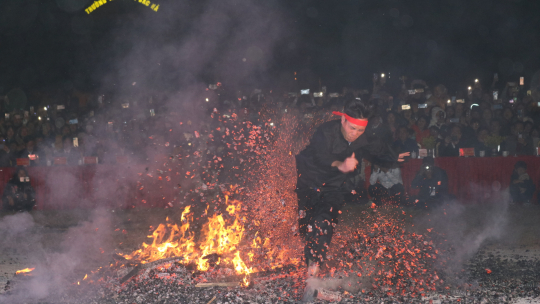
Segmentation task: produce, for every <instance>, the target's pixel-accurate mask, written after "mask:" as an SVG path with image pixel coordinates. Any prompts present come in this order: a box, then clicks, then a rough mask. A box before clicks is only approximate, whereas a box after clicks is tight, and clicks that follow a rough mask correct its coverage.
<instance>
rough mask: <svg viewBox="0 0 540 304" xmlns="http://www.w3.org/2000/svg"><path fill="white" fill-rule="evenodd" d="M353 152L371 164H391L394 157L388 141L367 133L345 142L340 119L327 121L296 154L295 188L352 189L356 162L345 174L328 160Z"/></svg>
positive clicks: (345, 156)
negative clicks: (385, 141) (296, 177)
mask: <svg viewBox="0 0 540 304" xmlns="http://www.w3.org/2000/svg"><path fill="white" fill-rule="evenodd" d="M353 152H354V154H355V157H356V159H357V160H358V161H359V162H360V161H361V160H362V158H365V159H367V160H368V161H370V162H372V163H375V164H381V163H383V162H384V163H389V162H390V163H395V162H396V161H397V159H398V155H397V154H396V153H394V152H393V151H392V149H391V148H390V147H389V145H388V144H386V143H383V141H382V140H381V139H380V138H374V137H369V136H368V135H367V134H363V135H361V136H360V137H358V138H357V139H356V140H355V141H354V142H352V143H350V144H349V143H348V142H347V141H346V140H345V138H344V137H343V134H342V133H341V121H340V120H333V121H329V122H326V123H323V124H322V125H320V126H319V127H318V128H317V131H315V134H314V135H313V137H312V138H311V141H310V143H309V145H308V146H307V147H306V148H305V149H304V150H303V151H302V152H300V153H299V154H298V155H296V169H297V173H298V180H297V186H296V187H297V190H301V189H307V188H312V189H315V188H316V189H319V190H321V191H343V192H350V191H352V190H353V189H354V188H355V187H356V186H357V185H355V180H358V179H356V178H355V177H357V176H358V175H359V174H360V168H361V166H360V163H359V165H358V166H357V168H356V170H354V171H353V172H350V173H347V174H345V173H342V172H341V171H339V169H338V168H337V167H332V163H333V162H334V161H344V160H345V159H346V158H347V157H350V156H351V155H352V153H353Z"/></svg>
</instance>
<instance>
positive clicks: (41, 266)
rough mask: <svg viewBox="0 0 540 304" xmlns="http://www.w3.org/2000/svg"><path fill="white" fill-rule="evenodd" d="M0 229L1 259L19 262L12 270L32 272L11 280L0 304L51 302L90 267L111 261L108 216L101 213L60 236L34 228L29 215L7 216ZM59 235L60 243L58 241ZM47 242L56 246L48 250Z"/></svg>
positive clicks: (100, 210)
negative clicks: (27, 269)
mask: <svg viewBox="0 0 540 304" xmlns="http://www.w3.org/2000/svg"><path fill="white" fill-rule="evenodd" d="M0 227H2V231H3V232H4V234H3V237H2V239H0V247H1V248H2V250H3V251H4V257H6V258H7V257H10V258H11V259H14V260H17V261H18V263H16V265H13V267H17V268H20V269H23V268H35V270H34V271H32V272H31V274H32V276H31V277H24V278H21V277H20V276H19V277H14V278H11V280H12V281H13V283H12V284H11V286H10V288H11V289H10V290H9V293H6V294H4V295H0V302H2V303H18V302H26V301H38V300H42V299H47V300H54V299H55V297H57V296H58V295H60V294H62V292H65V291H66V290H67V289H68V288H69V287H70V286H73V285H74V284H76V283H77V281H80V280H82V276H83V275H84V273H83V272H84V271H85V270H88V268H89V266H90V265H104V263H107V262H108V261H109V260H110V252H111V250H112V247H111V244H112V242H111V231H112V229H111V227H112V226H111V216H110V213H109V212H107V211H105V210H102V209H98V210H94V211H93V212H92V214H91V215H90V217H89V219H88V221H84V222H81V223H79V224H78V225H77V226H75V227H72V228H69V229H68V230H67V231H66V232H63V233H61V234H59V233H58V232H59V231H57V229H55V228H50V227H45V226H42V225H39V224H37V223H36V222H34V219H33V217H32V216H31V215H30V214H29V213H20V214H16V215H12V216H6V217H4V218H3V219H2V221H1V222H0ZM59 235H60V236H61V239H60V240H57V239H56V238H57V237H58V236H59ZM50 242H52V243H58V246H49V245H48V243H50ZM14 272H15V270H13V273H14ZM13 273H11V274H13Z"/></svg>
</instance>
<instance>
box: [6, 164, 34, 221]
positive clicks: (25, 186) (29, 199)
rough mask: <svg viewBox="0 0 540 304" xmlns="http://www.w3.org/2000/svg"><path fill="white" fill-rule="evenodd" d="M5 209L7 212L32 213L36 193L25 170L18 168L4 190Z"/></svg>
mask: <svg viewBox="0 0 540 304" xmlns="http://www.w3.org/2000/svg"><path fill="white" fill-rule="evenodd" d="M2 203H3V209H4V210H6V211H21V212H22V211H31V210H32V208H34V205H35V204H36V199H35V191H34V188H33V187H32V185H31V184H30V177H28V173H27V172H26V170H25V169H23V168H18V169H17V171H15V174H14V175H13V177H12V178H11V179H10V180H9V182H8V183H7V184H6V187H5V188H4V193H3V195H2Z"/></svg>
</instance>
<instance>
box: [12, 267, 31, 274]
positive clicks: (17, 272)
mask: <svg viewBox="0 0 540 304" xmlns="http://www.w3.org/2000/svg"><path fill="white" fill-rule="evenodd" d="M34 269H36V268H25V269H21V270H17V271H16V272H15V274H21V273H27V272H30V271H32V270H34Z"/></svg>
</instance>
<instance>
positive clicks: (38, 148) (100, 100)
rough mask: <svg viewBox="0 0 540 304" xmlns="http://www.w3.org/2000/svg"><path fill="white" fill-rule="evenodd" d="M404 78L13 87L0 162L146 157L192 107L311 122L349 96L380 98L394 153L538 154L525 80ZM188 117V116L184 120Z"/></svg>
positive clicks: (195, 126)
mask: <svg viewBox="0 0 540 304" xmlns="http://www.w3.org/2000/svg"><path fill="white" fill-rule="evenodd" d="M401 82H402V83H401V84H402V85H401V87H400V88H399V89H398V90H396V89H390V88H389V86H387V84H386V80H385V77H376V78H374V81H373V88H372V89H371V90H360V89H351V88H343V89H342V91H341V92H340V93H330V92H327V91H326V88H324V87H323V88H322V90H318V91H317V90H299V91H298V92H285V91H282V92H277V91H271V90H266V91H262V90H259V89H254V90H247V91H237V90H232V89H230V88H228V89H225V88H223V86H221V84H218V85H213V87H212V86H210V87H211V89H206V90H200V92H198V93H197V94H194V96H195V97H193V99H194V100H193V102H192V104H190V105H180V106H179V108H173V107H172V106H171V104H174V103H171V101H170V100H171V96H167V95H165V94H163V93H162V94H161V95H160V94H146V95H141V96H137V97H135V98H130V99H129V100H128V99H125V98H123V99H122V98H117V97H116V96H108V95H103V94H93V95H91V94H87V93H82V92H78V91H76V90H69V91H66V90H59V91H58V92H54V94H51V93H49V94H47V93H44V92H39V93H32V94H30V95H29V97H25V98H26V99H27V100H28V101H27V102H26V101H25V102H23V103H21V102H17V103H16V106H15V105H14V102H10V98H9V97H10V95H14V96H16V97H17V98H20V95H21V93H19V94H7V95H6V96H4V97H3V98H2V101H3V103H2V104H3V109H4V112H5V116H4V117H1V118H0V140H1V141H2V143H3V145H2V149H0V166H2V167H7V166H15V165H16V159H17V158H29V159H30V165H42V166H45V165H54V164H55V162H57V158H65V159H66V163H67V164H69V165H77V164H82V163H83V160H84V157H88V156H90V157H97V161H98V162H99V163H113V162H117V161H118V160H119V159H123V158H122V156H127V154H129V156H130V157H132V158H134V159H136V160H137V161H144V160H146V159H148V157H149V155H148V153H150V154H151V151H149V147H152V146H154V147H155V146H156V145H164V144H165V143H171V146H170V148H168V149H169V150H170V149H173V148H174V146H176V144H175V143H176V141H178V139H177V138H174V137H173V136H172V135H173V133H174V135H176V136H177V135H179V134H180V136H178V137H180V138H181V137H183V136H182V134H183V133H186V132H187V133H190V134H191V133H192V132H193V131H196V130H199V129H201V128H204V127H205V126H204V117H202V116H201V117H199V118H200V119H199V120H201V121H203V122H200V121H199V120H197V119H196V117H195V116H189V115H186V113H201V115H208V114H209V113H211V112H212V110H218V111H220V112H222V113H226V112H227V111H228V112H229V114H231V113H234V112H236V113H237V114H238V115H241V114H245V115H243V116H244V118H245V119H250V120H252V121H253V120H257V117H256V116H257V115H256V114H257V113H259V112H260V108H261V107H262V106H265V105H266V106H271V107H274V108H276V109H278V110H280V111H281V110H283V109H289V111H291V112H294V111H297V112H298V113H299V115H303V117H299V119H303V120H304V121H305V120H306V118H307V120H308V122H307V123H309V118H312V117H313V116H314V115H317V113H328V112H329V111H331V110H333V109H339V108H340V106H341V104H342V103H343V101H344V100H346V99H347V98H361V99H363V100H370V101H371V102H372V103H373V104H375V105H376V106H377V114H376V117H374V118H373V119H371V120H370V124H369V126H368V130H367V132H368V134H370V135H374V136H378V137H381V138H385V139H387V140H388V142H389V144H391V145H392V146H393V147H394V148H395V150H397V152H400V153H402V152H411V155H412V157H418V156H419V155H420V154H421V151H422V149H426V150H427V151H428V153H429V155H430V156H435V157H444V156H459V155H460V154H459V153H460V148H472V149H474V154H475V155H476V156H495V155H503V154H504V155H534V154H535V153H536V148H537V147H538V144H539V142H540V128H539V126H540V111H539V106H538V102H537V101H535V98H533V96H532V95H533V93H532V91H531V90H529V88H528V87H525V86H524V85H522V84H523V83H519V82H509V83H506V85H505V86H504V87H503V88H499V87H498V81H497V78H496V77H495V78H494V80H493V82H492V83H491V86H490V87H489V88H488V89H484V88H483V87H482V85H481V83H480V82H479V81H475V82H474V84H472V85H471V87H469V88H468V90H464V91H463V92H456V94H450V93H448V91H447V89H446V87H445V86H444V85H442V84H439V85H436V86H435V87H434V88H431V87H430V86H429V85H428V84H427V83H426V82H425V81H422V80H413V81H407V79H406V78H405V77H402V78H401ZM15 90H20V89H15ZM12 91H13V90H12ZM533 91H534V92H535V94H536V90H533ZM22 94H24V93H22ZM182 114H183V115H184V116H182ZM189 118H191V119H189ZM182 120H184V124H183V125H178V121H182ZM171 129H174V132H173V131H171ZM199 131H200V130H199ZM178 132H180V133H178ZM159 141H162V142H159ZM180 144H181V143H178V145H180ZM166 150H167V149H166Z"/></svg>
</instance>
